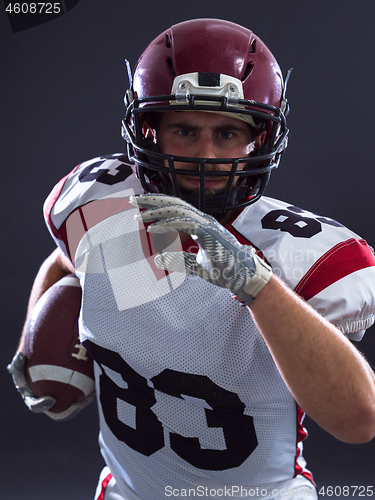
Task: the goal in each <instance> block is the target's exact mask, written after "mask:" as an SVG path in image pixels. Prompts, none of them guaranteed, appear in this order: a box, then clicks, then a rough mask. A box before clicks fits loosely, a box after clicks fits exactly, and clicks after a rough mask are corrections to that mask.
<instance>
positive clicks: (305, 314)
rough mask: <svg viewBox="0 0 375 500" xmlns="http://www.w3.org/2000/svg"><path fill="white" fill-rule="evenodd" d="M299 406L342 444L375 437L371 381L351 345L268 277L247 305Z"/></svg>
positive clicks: (374, 385)
mask: <svg viewBox="0 0 375 500" xmlns="http://www.w3.org/2000/svg"><path fill="white" fill-rule="evenodd" d="M248 307H249V309H250V311H251V313H252V315H253V317H254V319H255V321H256V323H257V325H258V327H259V330H260V332H261V334H262V336H263V338H264V340H265V342H266V344H267V346H268V348H269V350H270V352H271V354H272V357H273V358H274V360H275V363H276V365H277V367H278V369H279V371H280V373H281V375H282V376H283V378H284V380H285V382H286V384H287V385H288V387H289V390H290V391H291V393H292V395H293V397H294V398H295V400H296V401H297V403H298V404H299V406H300V407H301V408H302V409H303V410H304V411H305V412H306V413H307V414H308V415H309V416H310V417H311V418H313V419H314V420H315V421H316V422H317V423H318V424H319V425H320V426H322V427H323V428H324V429H326V430H327V431H328V432H330V433H331V434H333V435H334V436H335V437H337V438H338V439H341V440H342V441H346V442H353V443H359V442H367V441H369V440H371V439H372V438H373V437H374V434H375V377H374V373H373V371H372V370H371V368H370V366H369V365H368V363H367V362H366V361H365V359H364V358H363V357H362V355H361V354H360V353H359V352H358V350H357V349H356V348H355V347H354V346H353V345H352V344H351V342H350V341H349V340H348V339H347V338H346V337H345V336H344V335H343V334H342V333H341V332H340V331H339V330H338V329H337V328H336V327H335V326H333V325H332V324H331V323H329V322H328V321H326V320H324V318H322V316H320V315H319V314H318V313H317V312H316V311H315V310H314V309H313V308H311V307H310V306H309V305H308V304H306V303H305V302H304V301H303V300H301V299H300V298H299V297H298V296H297V295H296V294H295V293H294V292H292V291H291V290H290V289H289V288H288V287H287V286H286V285H285V284H284V283H283V282H282V281H281V280H279V279H277V278H276V277H275V276H272V277H271V279H270V280H269V282H268V284H267V285H266V286H264V288H263V289H262V290H261V291H260V293H259V294H258V296H257V297H256V299H255V300H254V301H253V302H252V303H251V304H250V305H249V306H248Z"/></svg>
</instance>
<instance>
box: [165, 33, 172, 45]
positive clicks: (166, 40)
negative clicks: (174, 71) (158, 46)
mask: <svg viewBox="0 0 375 500" xmlns="http://www.w3.org/2000/svg"><path fill="white" fill-rule="evenodd" d="M165 46H166V48H167V49H170V48H171V47H172V43H171V38H170V36H169V35H168V33H167V34H166V35H165Z"/></svg>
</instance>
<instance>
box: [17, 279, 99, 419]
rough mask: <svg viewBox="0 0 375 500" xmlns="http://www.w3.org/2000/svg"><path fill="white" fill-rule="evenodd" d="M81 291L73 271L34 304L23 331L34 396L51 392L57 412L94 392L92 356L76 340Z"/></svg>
mask: <svg viewBox="0 0 375 500" xmlns="http://www.w3.org/2000/svg"><path fill="white" fill-rule="evenodd" d="M81 298H82V291H81V287H80V285H79V280H78V278H77V277H76V276H74V275H73V274H69V275H67V276H65V277H64V278H62V279H61V280H60V281H58V282H57V283H55V284H54V285H53V286H52V287H51V288H49V289H48V290H47V291H46V292H45V293H44V294H43V295H42V296H41V297H40V299H39V300H38V302H37V303H36V304H35V306H34V309H33V310H32V313H31V316H30V318H29V320H28V323H27V326H26V332H25V347H24V354H25V357H26V372H27V375H28V378H29V380H30V383H31V386H32V388H33V390H34V392H35V394H36V395H37V396H38V397H41V396H52V397H53V398H55V399H56V403H55V404H54V405H53V406H52V408H51V409H50V410H49V411H50V412H53V413H60V412H62V411H64V410H66V409H67V408H69V407H70V406H71V405H72V404H73V403H76V402H79V401H82V399H84V398H85V397H86V396H87V395H89V394H92V393H93V392H94V388H95V383H94V367H93V360H92V358H91V356H90V355H89V353H88V352H87V351H86V349H85V348H84V347H83V346H82V344H81V343H80V341H79V335H78V317H79V312H80V307H81Z"/></svg>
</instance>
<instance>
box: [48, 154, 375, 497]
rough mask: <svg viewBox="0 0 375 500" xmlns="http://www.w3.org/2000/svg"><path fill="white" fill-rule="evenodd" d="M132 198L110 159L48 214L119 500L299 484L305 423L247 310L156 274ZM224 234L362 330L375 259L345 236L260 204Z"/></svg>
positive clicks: (369, 317) (135, 189) (73, 181)
mask: <svg viewBox="0 0 375 500" xmlns="http://www.w3.org/2000/svg"><path fill="white" fill-rule="evenodd" d="M140 192H142V190H141V188H140V186H139V185H138V183H137V180H136V179H135V177H134V175H133V174H132V172H131V170H130V167H129V166H128V165H127V164H126V161H125V159H124V157H121V156H120V155H113V156H107V157H100V158H99V159H98V158H97V159H95V160H91V161H89V162H85V163H83V164H82V165H80V166H79V167H78V168H76V169H75V170H74V171H73V172H72V173H71V174H70V175H69V176H67V178H65V179H64V180H63V181H62V182H61V183H59V184H58V186H57V187H56V188H55V189H54V190H53V191H52V193H51V195H50V197H49V198H48V199H47V201H46V204H45V214H46V220H47V224H48V226H49V228H50V231H51V233H52V235H53V237H54V238H55V240H56V242H57V243H58V244H59V245H60V247H61V248H62V249H63V250H64V251H65V252H66V254H67V255H68V256H69V257H70V258H71V259H72V261H73V262H74V263H75V268H76V272H77V275H78V276H79V278H80V281H81V286H82V289H83V299H82V308H81V317H80V337H81V341H82V342H83V343H84V345H85V347H86V348H87V349H88V351H89V352H90V353H91V354H92V356H93V357H94V359H95V361H96V383H97V395H98V405H99V414H100V427H101V434H100V443H101V450H102V453H103V456H104V458H105V461H106V463H107V464H108V466H109V468H110V470H111V472H112V474H113V476H114V477H115V479H116V483H117V485H118V487H119V489H120V491H122V492H124V496H126V497H129V498H130V499H137V498H142V499H145V500H146V499H147V500H148V499H159V498H160V499H161V498H165V488H166V486H168V485H171V486H172V487H173V486H176V487H178V488H180V489H181V488H186V489H189V488H196V487H197V486H198V485H205V486H206V487H209V488H216V489H217V488H220V487H224V486H228V485H243V486H247V487H252V486H253V487H254V486H259V485H267V484H273V483H275V482H283V481H289V480H291V479H292V478H293V477H297V476H298V477H299V478H306V481H310V480H311V479H312V478H311V474H310V473H309V471H308V470H307V469H306V462H305V460H304V458H303V455H302V441H303V439H304V438H305V437H306V431H305V429H304V428H303V425H302V421H303V416H304V415H303V412H302V411H301V410H300V409H299V408H298V406H297V405H296V403H295V401H294V399H293V398H292V396H291V394H290V392H289V390H288V388H287V387H286V384H285V382H284V381H283V379H282V377H281V376H280V374H279V372H278V370H277V367H276V365H275V363H274V361H273V359H272V357H271V355H270V353H269V351H268V349H267V347H266V345H265V343H264V341H263V338H262V336H261V334H260V332H259V331H258V329H257V327H256V325H255V323H254V321H253V319H252V316H251V314H250V312H249V310H248V309H247V308H243V307H241V306H240V305H239V304H238V303H237V302H235V301H234V300H233V299H232V298H231V296H230V292H229V290H224V289H221V288H217V287H215V286H214V285H211V284H210V283H207V282H206V281H204V280H202V279H199V278H197V277H194V276H189V275H184V274H181V273H167V272H164V271H160V270H158V269H157V268H156V267H155V265H154V263H153V255H154V254H155V253H156V252H155V250H154V249H153V246H152V240H151V239H150V238H149V236H148V233H147V231H146V230H145V228H144V227H143V225H142V224H139V223H138V222H135V221H134V214H135V213H137V209H136V208H134V207H132V206H131V205H129V204H128V202H127V198H128V196H129V195H130V194H133V193H135V194H137V193H140ZM285 221H286V222H285ZM306 227H307V229H303V228H306ZM229 229H230V230H231V231H232V232H233V233H234V234H235V235H236V236H237V237H238V239H239V240H240V241H241V243H247V244H252V245H253V246H255V247H256V248H257V249H259V250H260V251H261V253H262V254H263V255H264V257H265V258H266V259H267V260H268V261H269V262H270V263H271V265H272V266H273V268H274V269H275V271H276V270H277V273H278V274H279V275H280V276H281V277H282V278H283V279H284V280H285V281H286V282H287V284H288V285H289V286H290V287H291V288H299V290H300V292H301V295H302V296H303V293H306V298H307V299H308V300H309V302H311V303H312V305H313V306H314V307H316V308H317V309H318V310H319V312H321V313H322V314H323V315H324V316H325V317H327V318H328V319H329V320H330V321H333V322H335V323H336V324H337V325H338V326H339V327H341V328H342V331H343V332H344V333H347V334H349V335H356V334H358V335H359V337H360V336H361V335H362V333H358V332H361V331H363V330H364V329H365V328H367V327H369V326H370V325H371V324H372V323H373V321H374V309H375V307H374V295H375V294H374V289H373V288H374V285H373V283H375V280H374V272H375V266H374V258H373V253H372V252H371V251H370V250H369V248H368V247H367V245H366V244H365V243H364V242H363V241H362V240H360V238H359V237H358V236H357V235H355V234H354V233H352V232H351V231H349V230H348V229H346V228H344V227H343V226H341V225H339V224H338V223H335V221H331V220H330V219H327V218H322V217H320V218H319V217H317V216H315V215H314V214H311V213H310V212H306V211H302V210H300V209H297V208H296V207H290V205H288V204H285V203H282V202H279V201H277V200H271V199H269V198H264V197H263V198H262V199H261V200H260V201H258V202H257V203H256V204H254V205H253V206H250V207H247V208H246V209H244V210H243V211H242V212H241V214H240V216H239V217H238V218H237V219H236V220H235V221H234V222H232V225H231V227H230V228H229ZM302 233H303V235H302ZM348 242H350V243H348ZM189 248H190V251H194V244H193V243H192V242H187V244H185V249H189ZM348 248H349V250H348ZM348 255H350V256H351V262H354V263H353V264H352V265H351V266H347V267H345V266H344V267H345V269H344V270H343V269H342V262H343V261H345V260H346V259H347V256H348ZM335 268H338V270H336V271H334V269H335ZM327 269H329V270H330V272H329V273H328V275H329V276H328V277H327ZM353 290H354V291H353ZM313 292H314V293H313Z"/></svg>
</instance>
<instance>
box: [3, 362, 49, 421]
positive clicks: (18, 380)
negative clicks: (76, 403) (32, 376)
mask: <svg viewBox="0 0 375 500" xmlns="http://www.w3.org/2000/svg"><path fill="white" fill-rule="evenodd" d="M7 369H8V372H9V373H10V374H11V375H12V377H13V383H14V385H15V387H16V389H17V391H18V392H19V393H20V394H21V397H22V399H23V401H24V403H25V405H26V406H27V407H28V408H29V410H31V411H33V412H35V413H43V412H45V411H47V410H49V409H50V408H51V407H52V406H53V405H54V404H55V402H56V400H55V399H54V398H52V397H51V396H43V397H42V398H38V397H37V396H36V395H35V393H34V391H33V389H32V387H31V385H30V382H29V380H28V378H27V376H26V372H25V356H24V355H23V353H22V352H18V353H17V354H16V355H15V356H14V358H13V359H12V361H11V363H10V364H9V365H8V366H7Z"/></svg>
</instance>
